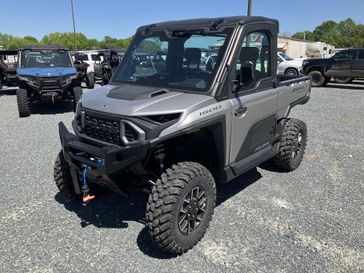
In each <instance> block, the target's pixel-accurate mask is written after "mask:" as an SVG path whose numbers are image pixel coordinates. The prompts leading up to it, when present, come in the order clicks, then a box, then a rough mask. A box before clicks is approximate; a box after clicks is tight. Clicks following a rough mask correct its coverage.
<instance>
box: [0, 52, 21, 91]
mask: <svg viewBox="0 0 364 273" xmlns="http://www.w3.org/2000/svg"><path fill="white" fill-rule="evenodd" d="M17 59H18V51H17V50H0V89H2V87H3V85H6V86H8V87H12V86H16V85H17V80H16V68H17Z"/></svg>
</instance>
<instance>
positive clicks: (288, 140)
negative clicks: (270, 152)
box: [272, 118, 307, 172]
mask: <svg viewBox="0 0 364 273" xmlns="http://www.w3.org/2000/svg"><path fill="white" fill-rule="evenodd" d="M306 143H307V127H306V124H305V123H304V122H303V121H301V120H298V119H293V118H291V119H288V120H287V121H286V124H285V126H284V129H283V133H282V136H281V139H280V143H279V153H278V154H277V155H276V156H275V157H274V158H273V160H272V162H273V164H274V165H275V166H276V167H277V168H279V169H281V170H283V171H286V172H291V171H294V170H295V169H297V168H298V166H299V165H300V164H301V162H302V159H303V155H304V154H305V149H306Z"/></svg>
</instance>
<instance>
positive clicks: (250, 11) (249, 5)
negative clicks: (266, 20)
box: [248, 0, 253, 16]
mask: <svg viewBox="0 0 364 273" xmlns="http://www.w3.org/2000/svg"><path fill="white" fill-rule="evenodd" d="M252 1H253V0H248V16H252Z"/></svg>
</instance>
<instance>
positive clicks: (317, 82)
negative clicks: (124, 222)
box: [308, 71, 325, 87]
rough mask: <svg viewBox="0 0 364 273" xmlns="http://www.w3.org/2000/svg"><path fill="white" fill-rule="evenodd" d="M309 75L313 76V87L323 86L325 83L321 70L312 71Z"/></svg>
mask: <svg viewBox="0 0 364 273" xmlns="http://www.w3.org/2000/svg"><path fill="white" fill-rule="evenodd" d="M308 76H311V77H312V84H311V85H312V87H321V86H323V85H324V84H325V77H324V75H322V73H321V72H320V71H311V72H310V73H308Z"/></svg>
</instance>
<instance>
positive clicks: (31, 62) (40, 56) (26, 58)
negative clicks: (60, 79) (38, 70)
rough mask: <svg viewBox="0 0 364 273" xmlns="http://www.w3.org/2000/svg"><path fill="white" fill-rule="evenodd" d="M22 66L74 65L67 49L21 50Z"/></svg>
mask: <svg viewBox="0 0 364 273" xmlns="http://www.w3.org/2000/svg"><path fill="white" fill-rule="evenodd" d="M21 67H23V68H32V67H72V63H71V60H70V57H69V54H68V52H67V51H50V50H39V51H35V50H25V51H22V52H21Z"/></svg>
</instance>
